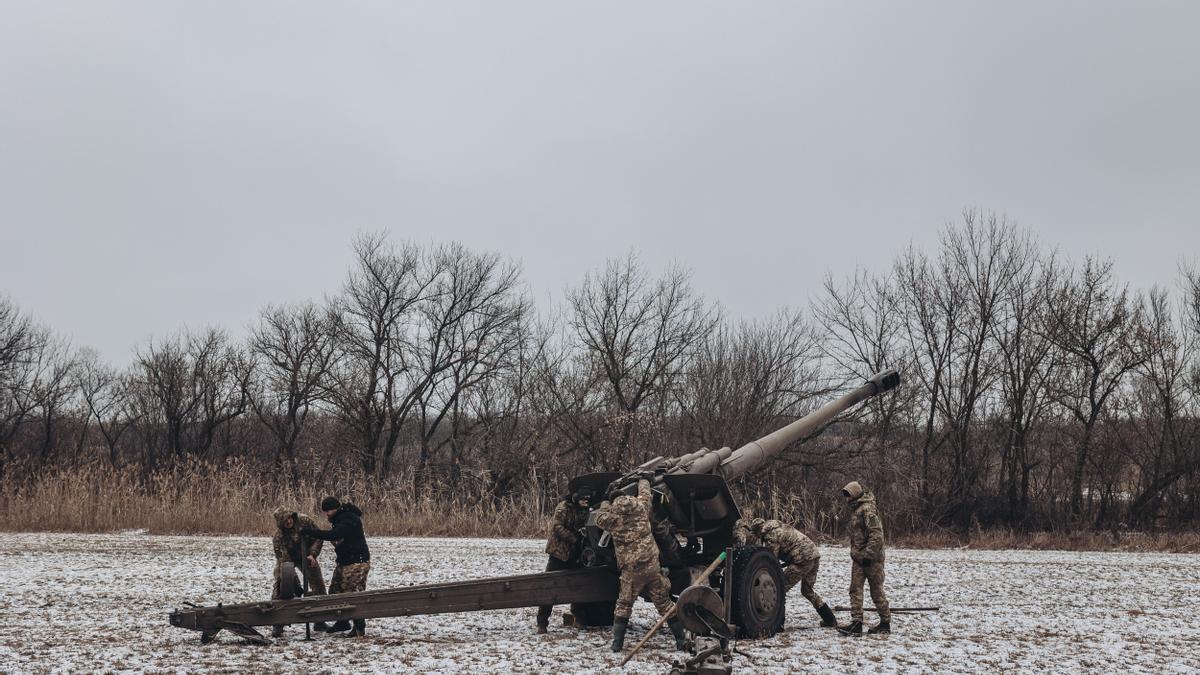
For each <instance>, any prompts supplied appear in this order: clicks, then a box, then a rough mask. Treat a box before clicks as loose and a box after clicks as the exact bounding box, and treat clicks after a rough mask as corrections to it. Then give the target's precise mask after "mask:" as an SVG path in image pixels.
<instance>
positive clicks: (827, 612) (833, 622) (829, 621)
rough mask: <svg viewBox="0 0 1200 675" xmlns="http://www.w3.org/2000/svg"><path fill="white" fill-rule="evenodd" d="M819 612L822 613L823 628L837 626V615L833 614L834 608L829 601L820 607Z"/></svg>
mask: <svg viewBox="0 0 1200 675" xmlns="http://www.w3.org/2000/svg"><path fill="white" fill-rule="evenodd" d="M817 614H820V615H821V628H837V617H836V616H834V615H833V610H832V609H829V603H823V604H822V605H821V606H820V607H818V608H817Z"/></svg>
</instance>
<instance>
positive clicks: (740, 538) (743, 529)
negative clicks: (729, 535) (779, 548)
mask: <svg viewBox="0 0 1200 675" xmlns="http://www.w3.org/2000/svg"><path fill="white" fill-rule="evenodd" d="M733 545H734V546H758V545H759V541H758V537H757V536H755V534H754V531H753V530H751V529H750V526H749V525H747V524H746V521H745V520H743V519H741V518H739V519H738V521H737V522H735V523H734V524H733Z"/></svg>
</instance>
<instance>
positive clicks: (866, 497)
mask: <svg viewBox="0 0 1200 675" xmlns="http://www.w3.org/2000/svg"><path fill="white" fill-rule="evenodd" d="M847 503H848V504H849V505H850V507H851V508H858V507H859V506H862V505H863V504H874V503H875V495H873V494H871V493H870V492H864V493H863V494H862V496H861V497H859V498H858V499H851V500H850V501H849V502H847Z"/></svg>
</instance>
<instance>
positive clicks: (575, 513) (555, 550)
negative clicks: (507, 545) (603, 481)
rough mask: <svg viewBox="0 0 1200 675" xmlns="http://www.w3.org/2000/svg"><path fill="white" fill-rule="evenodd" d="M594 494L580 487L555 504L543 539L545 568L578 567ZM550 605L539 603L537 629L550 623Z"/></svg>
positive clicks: (540, 632) (551, 608)
mask: <svg viewBox="0 0 1200 675" xmlns="http://www.w3.org/2000/svg"><path fill="white" fill-rule="evenodd" d="M593 497H595V493H594V492H593V491H592V489H591V488H587V487H582V488H579V489H578V490H576V491H575V492H574V493H571V494H568V495H565V496H564V497H563V498H562V501H560V502H559V503H558V506H555V507H554V516H553V517H552V518H551V520H550V534H549V537H547V540H546V553H547V554H549V558H548V559H547V560H546V571H547V572H555V571H558V570H570V569H575V568H577V567H579V566H580V565H579V553H580V547H579V544H580V543H581V542H582V541H583V537H584V535H583V534H582V531H583V528H584V526H586V525H587V518H588V513H589V512H590V511H591V504H592V498H593ZM552 611H554V606H553V605H541V606H540V607H538V613H537V632H538V633H539V634H542V633H545V632H546V630H547V628H548V627H549V626H550V613H551V612H552Z"/></svg>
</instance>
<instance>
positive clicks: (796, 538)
mask: <svg viewBox="0 0 1200 675" xmlns="http://www.w3.org/2000/svg"><path fill="white" fill-rule="evenodd" d="M750 532H751V534H752V535H753V536H754V538H755V539H757V540H758V541H759V542H760V545H761V546H764V547H765V548H767V549H769V550H770V551H771V553H773V554H774V555H775V557H776V558H778V559H779V561H780V562H782V563H783V582H784V588H783V592H784V593H786V592H788V591H790V590H792V588H793V587H795V585H796V584H800V594H801V595H803V596H804V598H805V599H806V600H808V601H809V602H810V603H812V606H813V608H814V609H816V610H817V614H819V615H820V616H821V626H822V627H825V628H835V627H837V617H835V616H834V615H833V610H832V609H830V608H829V605H827V604H825V601H824V600H822V599H821V596H820V595H817V591H816V589H815V588H814V585H815V584H816V582H817V571H818V570H819V569H820V567H821V553H820V551H818V550H817V545H816V544H814V543H813V541H812V539H809V538H808V537H806V536H804V534H803V533H801V532H800V531H799V530H797V529H796V528H794V527H791V526H789V525H784V524H783V523H781V522H779V521H778V520H763V519H762V518H755V519H754V520H753V521H751V523H750Z"/></svg>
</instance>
